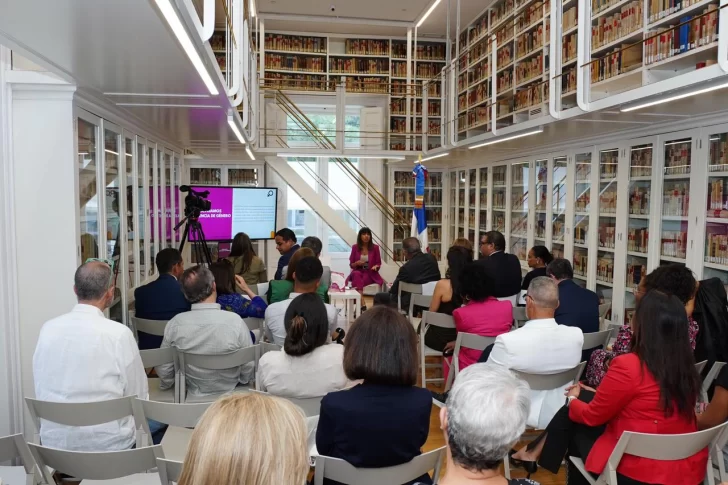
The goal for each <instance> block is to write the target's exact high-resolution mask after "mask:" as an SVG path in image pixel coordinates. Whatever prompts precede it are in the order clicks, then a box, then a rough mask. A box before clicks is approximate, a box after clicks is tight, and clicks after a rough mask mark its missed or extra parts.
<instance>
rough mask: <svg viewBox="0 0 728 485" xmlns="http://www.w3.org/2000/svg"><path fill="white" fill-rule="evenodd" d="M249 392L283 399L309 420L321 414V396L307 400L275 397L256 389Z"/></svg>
mask: <svg viewBox="0 0 728 485" xmlns="http://www.w3.org/2000/svg"><path fill="white" fill-rule="evenodd" d="M251 392H257V393H258V394H266V395H269V396H275V397H279V398H281V399H285V400H286V401H290V402H291V403H293V404H295V405H296V406H298V407H299V408H301V410H302V411H303V413H304V414H305V415H306V417H307V418H310V417H312V416H318V415H319V414H321V399H323V398H324V397H323V396H318V397H307V398H300V397H286V396H276V395H275V394H271V393H269V392H265V391H259V390H257V389H255V390H252V391H251Z"/></svg>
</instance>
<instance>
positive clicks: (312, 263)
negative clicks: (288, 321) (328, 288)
mask: <svg viewBox="0 0 728 485" xmlns="http://www.w3.org/2000/svg"><path fill="white" fill-rule="evenodd" d="M322 273H323V267H322V266H321V261H319V260H318V258H316V257H314V256H308V257H305V258H303V259H301V260H300V261H298V263H297V264H296V271H295V272H294V273H293V293H291V294H290V295H288V299H287V300H283V301H279V302H278V303H273V304H271V305H268V308H267V309H266V310H265V335H266V338H267V340H268V341H269V342H273V343H274V344H277V345H283V342H284V341H285V340H286V327H285V322H284V318H285V315H286V310H287V309H288V305H290V304H291V301H293V299H294V298H296V297H297V296H298V295H301V294H303V293H316V289H317V288H318V286H319V280H320V279H321V274H322ZM326 313H327V314H328V317H329V330H330V332H329V333H331V334H333V332H334V331H335V330H336V324H337V320H338V315H339V312H338V310H337V309H336V307H334V306H332V305H329V304H326Z"/></svg>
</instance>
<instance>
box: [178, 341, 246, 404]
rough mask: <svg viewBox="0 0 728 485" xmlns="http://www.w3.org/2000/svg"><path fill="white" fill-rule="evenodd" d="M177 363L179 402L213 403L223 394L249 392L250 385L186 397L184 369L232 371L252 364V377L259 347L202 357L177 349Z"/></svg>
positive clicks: (201, 355)
mask: <svg viewBox="0 0 728 485" xmlns="http://www.w3.org/2000/svg"><path fill="white" fill-rule="evenodd" d="M177 357H178V359H177V361H178V362H179V368H180V378H179V387H180V391H179V396H180V401H181V402H183V403H203V402H214V401H216V400H217V398H219V397H220V396H223V395H225V394H228V392H245V391H249V390H250V389H251V386H250V384H248V385H245V386H242V385H239V386H237V387H236V388H235V389H232V390H230V391H228V392H220V393H215V394H209V395H205V396H188V395H187V383H186V380H187V377H186V374H185V369H186V368H187V366H188V365H193V366H195V367H198V368H200V369H209V370H224V369H232V368H234V367H240V366H243V365H245V364H249V363H251V362H252V363H253V364H254V369H253V375H255V371H256V370H257V367H258V359H259V358H260V346H259V345H251V346H250V347H245V348H242V349H239V350H236V351H235V352H230V353H227V354H217V355H203V354H191V353H187V352H183V351H181V350H179V349H177Z"/></svg>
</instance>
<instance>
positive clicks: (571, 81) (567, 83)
mask: <svg viewBox="0 0 728 485" xmlns="http://www.w3.org/2000/svg"><path fill="white" fill-rule="evenodd" d="M573 91H576V68H575V67H572V68H570V69H568V70H566V71H564V72H563V73H562V74H561V94H567V93H571V92H573Z"/></svg>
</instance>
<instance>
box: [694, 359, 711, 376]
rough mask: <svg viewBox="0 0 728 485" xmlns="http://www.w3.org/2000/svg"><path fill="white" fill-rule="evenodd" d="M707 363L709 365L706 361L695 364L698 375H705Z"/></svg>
mask: <svg viewBox="0 0 728 485" xmlns="http://www.w3.org/2000/svg"><path fill="white" fill-rule="evenodd" d="M707 363H708V361H707V360H704V361H702V362H698V363H697V364H695V370H697V371H698V374H702V373H703V369H705V366H706V364H707Z"/></svg>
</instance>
